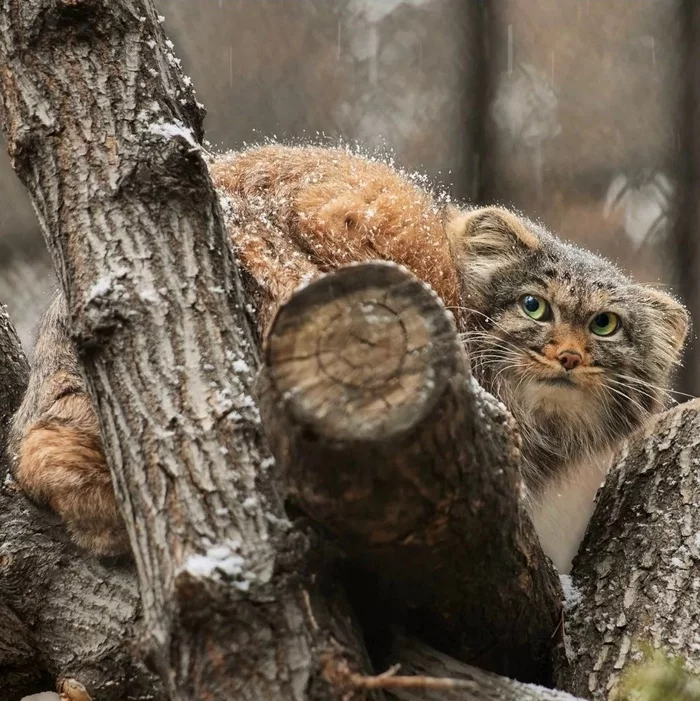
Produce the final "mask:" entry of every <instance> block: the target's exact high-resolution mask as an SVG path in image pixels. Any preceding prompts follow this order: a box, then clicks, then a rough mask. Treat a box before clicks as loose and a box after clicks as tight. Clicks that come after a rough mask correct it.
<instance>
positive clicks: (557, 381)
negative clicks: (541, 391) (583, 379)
mask: <svg viewBox="0 0 700 701" xmlns="http://www.w3.org/2000/svg"><path fill="white" fill-rule="evenodd" d="M539 381H540V382H543V383H544V384H547V385H555V386H559V387H575V386H576V383H575V382H574V380H573V379H572V378H571V377H569V376H568V375H554V376H553V377H552V376H550V377H541V378H539Z"/></svg>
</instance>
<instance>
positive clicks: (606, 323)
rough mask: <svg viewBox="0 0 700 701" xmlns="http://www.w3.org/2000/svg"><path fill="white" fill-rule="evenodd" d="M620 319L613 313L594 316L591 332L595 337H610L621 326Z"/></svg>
mask: <svg viewBox="0 0 700 701" xmlns="http://www.w3.org/2000/svg"><path fill="white" fill-rule="evenodd" d="M621 325H622V324H621V322H620V317H619V316H618V315H617V314H615V313H613V312H601V313H600V314H596V315H595V316H594V317H593V320H592V321H591V326H590V328H591V331H592V332H593V333H594V334H595V335H596V336H612V335H613V334H614V333H615V332H616V331H618V330H619V329H620V326H621Z"/></svg>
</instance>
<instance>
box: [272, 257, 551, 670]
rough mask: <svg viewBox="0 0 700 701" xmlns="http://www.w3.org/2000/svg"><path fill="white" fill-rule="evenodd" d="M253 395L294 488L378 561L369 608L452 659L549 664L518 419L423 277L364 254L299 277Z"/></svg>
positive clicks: (354, 549)
mask: <svg viewBox="0 0 700 701" xmlns="http://www.w3.org/2000/svg"><path fill="white" fill-rule="evenodd" d="M259 395H260V397H261V402H262V404H261V409H262V413H263V418H264V423H265V427H266V432H267V435H268V438H269V440H270V444H271V446H272V449H273V453H274V454H275V456H276V457H277V460H278V463H280V464H281V465H282V466H283V467H284V470H285V472H286V474H287V479H288V482H289V489H290V495H291V498H292V500H293V501H294V502H295V503H296V505H297V506H298V507H299V508H301V509H302V510H303V511H304V512H306V513H307V514H309V515H310V516H311V517H312V518H313V519H315V520H316V521H317V522H318V523H320V524H321V525H322V526H323V527H325V528H326V529H327V530H328V531H330V533H332V534H333V535H334V536H335V537H336V538H337V539H338V540H339V543H340V545H341V546H342V548H343V549H344V550H345V551H346V552H347V553H348V554H349V555H350V556H351V558H352V559H354V560H355V561H356V562H358V563H360V564H361V566H362V567H363V568H366V570H368V571H369V572H371V573H372V575H373V576H376V586H377V589H376V590H374V591H368V592H366V593H367V594H368V595H370V596H373V597H375V598H377V597H378V598H379V601H382V602H383V603H382V604H381V605H380V606H379V609H381V608H382V607H383V606H385V607H386V609H385V610H384V613H385V614H386V613H387V612H389V611H391V614H392V617H393V618H394V620H396V621H401V622H402V624H403V625H406V626H407V627H408V629H409V630H411V631H412V632H414V633H416V634H418V635H420V636H421V637H422V638H423V639H424V640H426V641H427V642H429V643H431V644H432V645H434V646H435V647H437V648H439V649H440V650H442V651H444V652H446V653H448V654H450V655H453V656H455V657H458V658H459V659H461V660H465V661H469V662H472V663H474V664H477V665H479V666H481V667H486V668H488V669H491V670H494V671H497V672H499V673H501V674H506V675H509V676H514V677H517V678H519V679H523V680H533V681H538V682H545V681H547V680H548V679H549V674H550V655H551V653H552V649H553V647H554V646H555V645H556V644H557V641H558V639H559V634H560V618H561V603H560V601H561V593H560V591H561V590H560V587H559V581H558V579H557V577H556V575H555V573H554V571H553V570H552V568H551V566H550V565H549V563H548V561H547V560H546V558H545V556H544V555H543V553H542V550H541V548H540V546H539V542H538V540H537V537H536V535H535V532H534V530H533V527H532V524H531V522H530V519H529V518H528V515H527V513H526V510H525V504H524V499H523V489H522V483H521V478H520V473H519V467H518V465H519V451H518V445H519V438H518V434H517V431H516V429H515V426H514V422H513V419H512V418H511V416H510V415H509V414H508V413H507V411H506V410H505V408H504V407H503V406H502V405H501V404H499V403H498V402H497V401H496V400H495V399H494V398H493V397H491V396H490V395H488V394H487V393H486V392H485V391H483V390H482V389H481V388H480V387H479V385H478V384H477V383H476V381H475V380H474V379H473V378H471V377H470V375H469V370H468V362H467V358H466V356H465V353H464V350H463V348H462V346H461V344H460V343H459V340H458V338H457V334H456V332H455V328H454V325H453V322H452V319H451V317H450V315H449V314H448V313H447V312H446V310H445V308H444V306H443V305H442V303H441V302H440V300H439V299H438V298H437V296H436V295H435V294H434V293H433V292H432V291H431V290H430V289H429V288H427V287H426V286H425V285H424V284H423V283H422V282H420V281H418V280H417V279H416V278H415V277H413V276H412V275H411V274H410V273H408V271H406V270H405V269H402V268H400V267H398V266H396V265H393V264H391V263H368V264H363V265H355V266H350V267H348V268H344V269H340V270H338V271H336V272H335V273H334V274H332V275H329V276H327V277H324V278H322V279H320V280H317V281H315V282H313V283H311V284H310V285H308V286H307V287H305V288H303V289H301V290H300V291H298V292H297V293H296V294H295V295H294V296H293V297H292V298H291V299H290V300H289V302H288V303H287V304H286V305H284V306H283V307H282V308H281V309H280V310H279V312H278V314H277V316H276V318H275V320H274V322H273V324H272V327H271V330H270V333H269V336H268V338H267V343H266V349H265V371H264V373H263V375H262V377H261V380H260V391H259ZM373 586H374V585H373Z"/></svg>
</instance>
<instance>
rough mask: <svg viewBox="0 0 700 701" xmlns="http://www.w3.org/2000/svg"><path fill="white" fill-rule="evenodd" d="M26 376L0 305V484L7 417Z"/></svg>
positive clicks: (23, 359)
mask: <svg viewBox="0 0 700 701" xmlns="http://www.w3.org/2000/svg"><path fill="white" fill-rule="evenodd" d="M28 376H29V366H28V365H27V359H26V357H25V355H24V353H23V352H22V347H21V346H20V343H19V339H18V338H17V333H16V331H15V327H14V326H13V325H12V321H11V320H10V317H9V316H8V314H7V310H6V309H5V307H3V306H2V304H0V484H2V483H3V482H4V481H5V476H6V474H7V469H8V465H7V456H6V455H5V454H4V452H3V450H2V448H3V447H4V446H5V445H6V443H7V434H8V431H9V427H10V419H11V418H12V415H13V414H14V413H15V411H17V408H18V407H19V404H20V402H21V401H22V395H23V394H24V389H25V387H26V386H27V379H28Z"/></svg>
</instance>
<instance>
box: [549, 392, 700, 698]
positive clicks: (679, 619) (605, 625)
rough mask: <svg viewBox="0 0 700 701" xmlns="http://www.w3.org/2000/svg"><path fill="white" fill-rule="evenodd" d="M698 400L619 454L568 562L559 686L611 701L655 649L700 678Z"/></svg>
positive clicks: (659, 419)
mask: <svg viewBox="0 0 700 701" xmlns="http://www.w3.org/2000/svg"><path fill="white" fill-rule="evenodd" d="M699 437H700V400H696V401H693V402H689V403H688V404H683V405H681V406H679V407H677V408H675V409H673V410H671V411H669V412H666V413H665V414H661V415H659V416H658V417H656V418H655V420H654V421H653V422H652V423H651V424H650V425H649V427H648V428H647V430H646V432H645V433H644V434H640V435H638V436H636V437H633V438H632V439H631V440H630V441H629V443H628V444H627V445H626V446H625V447H624V449H623V450H622V452H621V453H620V454H619V455H618V457H617V459H616V461H615V465H614V467H613V468H612V470H611V472H610V474H609V475H608V478H607V480H606V482H605V485H604V487H603V488H602V489H601V491H600V492H599V494H598V499H597V506H596V509H595V513H594V515H593V518H592V520H591V522H590V524H589V526H588V530H587V532H586V536H585V538H584V541H583V543H582V545H581V548H580V549H579V553H578V555H577V557H576V559H575V560H574V564H573V569H572V578H573V584H574V586H575V588H576V590H577V596H576V598H575V599H574V601H573V602H572V604H573V603H575V602H576V601H578V602H577V603H576V605H575V606H574V605H572V607H571V609H570V610H569V611H567V615H566V619H567V622H566V632H567V634H568V635H569V636H570V637H571V640H572V645H571V648H572V651H573V653H574V657H573V659H572V664H571V665H564V666H562V667H561V668H560V669H559V671H558V674H557V681H558V686H560V687H561V688H565V689H568V690H569V691H571V692H572V693H575V694H579V695H581V696H584V695H585V696H586V697H588V698H592V699H609V698H615V691H616V688H617V686H618V683H619V681H620V679H621V677H622V675H624V673H625V671H626V670H627V669H628V668H629V667H630V666H631V665H632V664H634V663H635V662H638V661H640V660H641V659H643V658H644V657H645V656H646V653H648V651H649V650H650V649H653V648H657V649H658V648H660V649H661V650H663V651H665V652H667V653H669V654H671V655H678V656H681V657H682V658H683V659H684V660H685V661H686V664H687V665H688V667H689V668H690V669H691V670H694V671H695V672H700V623H699V622H698V618H697V613H698V610H700V577H699V576H698V570H697V565H698V561H700V538H699V537H698V534H699V533H700V510H699V509H698V504H700V482H699V481H698V468H697V466H698V464H700V438H699Z"/></svg>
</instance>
